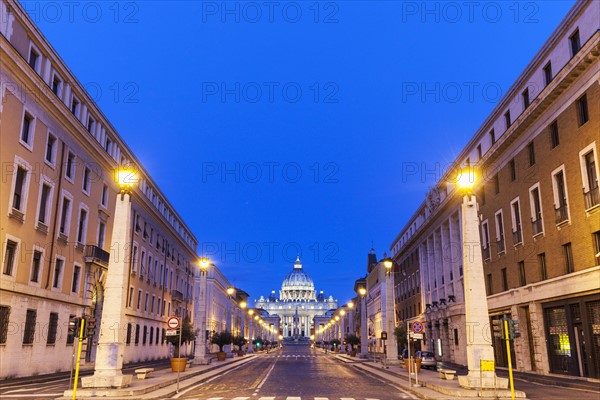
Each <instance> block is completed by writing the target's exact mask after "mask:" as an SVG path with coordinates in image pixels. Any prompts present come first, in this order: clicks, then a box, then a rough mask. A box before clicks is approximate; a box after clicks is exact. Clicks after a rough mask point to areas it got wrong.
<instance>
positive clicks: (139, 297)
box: [137, 289, 142, 310]
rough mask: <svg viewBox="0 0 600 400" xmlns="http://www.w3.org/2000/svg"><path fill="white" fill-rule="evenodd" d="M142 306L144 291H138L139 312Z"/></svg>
mask: <svg viewBox="0 0 600 400" xmlns="http://www.w3.org/2000/svg"><path fill="white" fill-rule="evenodd" d="M141 305H142V289H138V301H137V309H138V310H139V309H140V307H141Z"/></svg>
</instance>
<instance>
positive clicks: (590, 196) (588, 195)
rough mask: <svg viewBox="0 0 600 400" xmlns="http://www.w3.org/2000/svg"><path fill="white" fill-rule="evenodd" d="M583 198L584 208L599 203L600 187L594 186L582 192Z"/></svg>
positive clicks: (587, 208)
mask: <svg viewBox="0 0 600 400" xmlns="http://www.w3.org/2000/svg"><path fill="white" fill-rule="evenodd" d="M583 200H584V201H585V209H586V210H589V209H590V208H592V207H595V206H597V205H598V204H600V188H599V187H595V188H593V189H590V190H588V191H587V192H585V191H584V192H583Z"/></svg>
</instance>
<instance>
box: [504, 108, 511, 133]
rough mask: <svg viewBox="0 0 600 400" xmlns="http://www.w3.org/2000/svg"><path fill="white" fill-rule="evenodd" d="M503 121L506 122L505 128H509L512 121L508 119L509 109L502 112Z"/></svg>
mask: <svg viewBox="0 0 600 400" xmlns="http://www.w3.org/2000/svg"><path fill="white" fill-rule="evenodd" d="M504 122H505V123H506V129H508V128H510V126H511V125H512V121H511V120H510V110H508V111H507V112H505V113H504Z"/></svg>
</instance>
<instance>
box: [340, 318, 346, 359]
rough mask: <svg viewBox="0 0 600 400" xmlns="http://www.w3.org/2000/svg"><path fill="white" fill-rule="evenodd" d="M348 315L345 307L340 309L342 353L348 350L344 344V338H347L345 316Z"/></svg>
mask: <svg viewBox="0 0 600 400" xmlns="http://www.w3.org/2000/svg"><path fill="white" fill-rule="evenodd" d="M345 315H346V310H344V309H343V308H342V309H341V310H340V332H341V335H340V342H341V345H340V353H343V352H344V351H345V350H346V345H345V344H344V340H345V339H346V332H345V329H344V316H345Z"/></svg>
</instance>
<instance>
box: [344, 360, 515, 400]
mask: <svg viewBox="0 0 600 400" xmlns="http://www.w3.org/2000/svg"><path fill="white" fill-rule="evenodd" d="M333 356H334V357H335V358H337V359H338V360H339V361H341V362H344V363H347V364H351V365H352V366H353V367H355V368H357V369H359V370H361V371H363V372H366V373H368V374H371V375H375V376H376V377H378V378H380V379H383V380H385V381H388V382H390V383H392V384H394V385H396V386H399V387H401V388H402V389H404V390H407V391H409V392H411V393H412V394H414V395H415V396H418V397H419V398H422V399H436V400H437V399H456V398H463V397H474V398H479V399H510V398H511V394H510V390H508V389H497V390H496V391H494V390H482V391H479V390H469V389H464V388H461V387H460V386H459V384H458V380H457V379H456V378H455V379H454V380H451V381H449V380H445V379H442V378H441V377H440V376H439V373H438V372H437V371H433V370H425V369H421V371H420V372H419V374H418V378H419V384H420V385H421V387H415V386H414V384H415V376H414V374H413V375H412V376H411V386H410V387H409V385H408V371H407V370H406V369H405V368H404V364H402V366H400V365H391V366H388V367H387V368H383V364H381V363H379V362H373V361H370V360H365V359H360V358H358V357H350V356H349V355H347V354H334V355H333ZM515 397H516V398H521V399H523V398H526V395H525V393H524V392H521V391H515Z"/></svg>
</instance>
